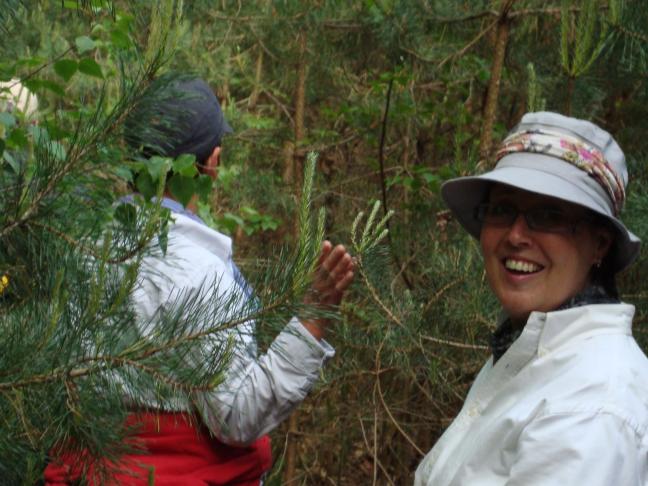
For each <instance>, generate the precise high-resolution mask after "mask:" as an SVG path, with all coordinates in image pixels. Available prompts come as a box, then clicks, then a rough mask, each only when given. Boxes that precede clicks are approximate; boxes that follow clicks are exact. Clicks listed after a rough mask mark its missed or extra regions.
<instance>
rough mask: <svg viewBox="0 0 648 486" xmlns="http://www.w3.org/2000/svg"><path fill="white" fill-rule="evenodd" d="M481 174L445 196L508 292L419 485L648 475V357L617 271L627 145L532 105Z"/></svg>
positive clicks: (631, 481) (496, 282)
mask: <svg viewBox="0 0 648 486" xmlns="http://www.w3.org/2000/svg"><path fill="white" fill-rule="evenodd" d="M497 158H498V163H497V166H496V167H495V169H494V170H493V171H491V172H488V173H486V174H483V175H480V176H474V177H462V178H459V179H454V180H451V181H448V182H447V183H446V184H445V185H444V186H443V188H442V195H443V198H444V200H445V201H446V203H447V204H448V206H449V207H450V210H451V211H452V212H453V214H454V215H455V217H456V218H457V220H458V221H459V222H460V223H461V224H462V225H463V226H464V228H465V229H466V230H467V231H468V232H469V233H470V234H471V235H473V236H474V237H475V238H478V239H479V241H480V245H481V251H482V255H483V259H484V265H485V269H486V275H487V278H488V282H489V284H490V286H491V288H492V290H493V292H494V293H495V295H496V297H497V299H498V300H499V302H500V303H501V305H502V311H503V312H502V318H501V320H500V324H499V326H498V328H497V330H496V331H495V333H494V335H493V342H492V348H493V349H492V351H493V356H492V358H490V359H489V360H488V362H487V363H486V364H485V365H484V367H483V369H482V370H481V371H480V373H479V375H478V376H477V378H476V380H475V383H474V384H473V386H472V388H471V390H470V392H469V393H468V396H467V398H466V402H465V404H464V406H463V408H462V410H461V412H460V413H459V415H458V416H457V418H456V419H455V420H454V422H453V423H452V424H451V425H450V427H449V428H448V429H447V430H446V432H445V433H444V434H443V436H442V437H441V439H440V440H439V441H438V442H437V443H436V445H435V446H434V447H433V449H432V450H431V451H430V452H429V453H428V454H427V455H426V456H425V458H424V459H423V461H422V463H421V464H420V465H419V467H418V469H417V471H416V479H415V484H416V485H417V486H423V485H426V486H432V485H434V486H446V485H447V486H460V485H461V486H465V485H493V486H495V485H507V486H513V485H516V486H518V485H519V486H522V485H581V484H582V485H609V486H613V485H614V486H617V485H624V486H628V485H646V484H648V360H647V359H646V357H645V355H644V354H643V353H642V351H641V350H640V349H639V347H638V346H637V343H636V342H635V340H634V339H633V337H632V332H631V325H632V317H633V314H634V307H633V306H632V305H629V304H625V303H623V302H621V301H620V300H619V297H618V292H617V288H616V284H615V275H616V274H617V273H618V272H619V271H621V270H623V269H624V268H626V267H627V266H628V265H630V264H631V263H632V261H633V260H634V259H635V258H636V256H637V254H638V252H639V239H638V238H637V237H636V236H635V235H633V234H632V233H631V232H630V231H629V230H628V229H627V228H626V227H625V226H624V225H623V223H622V222H621V221H620V219H619V212H620V210H621V208H622V207H623V203H624V200H625V188H626V185H627V178H628V175H627V170H626V166H625V158H624V155H623V152H622V151H621V149H620V148H619V146H618V145H617V143H616V142H615V141H614V139H613V138H612V137H611V136H610V134H609V133H607V132H606V131H604V130H602V129H601V128H599V127H598V126H596V125H594V124H592V123H590V122H587V121H584V120H578V119H574V118H568V117H565V116H562V115H559V114H556V113H547V112H542V113H529V114H526V115H525V116H524V117H523V118H522V121H521V122H520V124H519V125H518V126H517V127H515V128H514V129H513V131H512V132H511V133H510V134H509V135H508V137H507V138H506V139H505V140H504V142H503V143H502V144H501V146H500V148H499V151H498V154H497Z"/></svg>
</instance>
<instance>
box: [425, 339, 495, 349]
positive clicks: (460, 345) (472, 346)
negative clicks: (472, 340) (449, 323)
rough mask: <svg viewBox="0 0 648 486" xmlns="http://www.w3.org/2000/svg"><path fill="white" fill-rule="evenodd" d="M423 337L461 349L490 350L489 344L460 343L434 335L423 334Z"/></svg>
mask: <svg viewBox="0 0 648 486" xmlns="http://www.w3.org/2000/svg"><path fill="white" fill-rule="evenodd" d="M421 339H425V340H426V341H430V342H433V343H436V344H444V345H446V346H450V347H453V348H459V349H472V350H479V351H488V350H490V348H489V347H488V346H484V345H482V344H467V343H460V342H458V341H450V340H449V339H441V338H435V337H432V336H423V335H422V336H421Z"/></svg>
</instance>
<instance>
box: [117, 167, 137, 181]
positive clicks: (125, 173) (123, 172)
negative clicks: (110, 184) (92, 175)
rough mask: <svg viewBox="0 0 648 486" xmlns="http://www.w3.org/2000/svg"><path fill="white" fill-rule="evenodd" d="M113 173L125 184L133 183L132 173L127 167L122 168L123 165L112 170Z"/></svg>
mask: <svg viewBox="0 0 648 486" xmlns="http://www.w3.org/2000/svg"><path fill="white" fill-rule="evenodd" d="M113 173H114V174H115V175H116V176H117V177H120V178H122V179H124V180H125V181H127V182H130V183H133V182H134V179H133V172H132V171H131V170H130V169H129V168H128V167H124V166H123V165H120V166H117V167H115V168H114V169H113Z"/></svg>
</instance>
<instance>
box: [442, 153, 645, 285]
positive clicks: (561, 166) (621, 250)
mask: <svg viewBox="0 0 648 486" xmlns="http://www.w3.org/2000/svg"><path fill="white" fill-rule="evenodd" d="M587 178H589V176H588V175H587V174H586V173H585V172H583V171H582V170H580V169H578V168H577V167H574V166H573V165H571V164H568V163H566V162H563V161H561V160H559V159H556V158H554V157H550V156H547V155H543V154H536V153H517V154H515V155H510V156H507V157H504V158H502V160H501V161H500V163H498V165H497V167H496V168H495V169H494V170H492V171H490V172H487V173H485V174H482V175H479V176H471V177H460V178H457V179H451V180H449V181H447V182H445V183H444V184H443V186H442V187H441V195H442V197H443V199H444V201H445V203H446V204H447V206H448V208H449V209H450V210H451V211H452V213H453V214H454V215H455V217H456V219H457V221H459V223H460V224H461V225H462V226H463V227H464V228H465V229H466V230H467V231H468V233H470V234H471V235H472V236H474V237H475V238H477V239H479V234H480V232H481V224H480V223H479V221H477V220H476V219H475V208H476V207H477V206H478V205H479V204H481V203H482V202H484V201H485V200H486V198H487V197H488V193H489V191H490V187H491V186H492V184H493V183H499V184H504V185H507V186H511V187H515V188H518V189H522V190H524V191H529V192H533V193H536V194H541V195H544V196H548V197H552V198H557V199H561V200H564V201H567V202H570V203H572V204H576V205H579V206H582V207H584V208H587V209H589V210H591V211H594V212H595V213H597V214H599V215H601V216H602V217H604V218H605V219H606V220H607V221H608V222H609V223H610V224H611V225H612V226H613V227H614V228H615V229H616V230H617V231H616V232H617V235H616V238H615V244H614V245H613V248H612V250H611V253H610V259H611V260H610V263H611V266H612V268H614V271H615V272H618V271H621V270H623V269H624V268H626V267H627V266H628V265H630V264H631V263H632V262H633V261H634V260H635V258H636V257H637V255H638V254H639V248H640V245H641V240H640V239H639V238H638V237H637V236H635V235H634V234H633V233H631V232H630V231H629V230H628V229H627V228H626V227H625V226H624V224H623V223H622V222H621V221H620V220H619V219H618V218H616V217H615V216H614V215H612V214H610V212H609V209H608V208H606V207H603V206H601V205H600V204H599V203H597V201H600V200H602V198H601V197H600V194H599V195H598V197H593V196H594V194H592V191H594V192H598V191H602V189H601V188H600V187H598V184H592V183H591V181H590V180H586V179H587ZM605 197H607V196H605ZM603 200H604V199H603Z"/></svg>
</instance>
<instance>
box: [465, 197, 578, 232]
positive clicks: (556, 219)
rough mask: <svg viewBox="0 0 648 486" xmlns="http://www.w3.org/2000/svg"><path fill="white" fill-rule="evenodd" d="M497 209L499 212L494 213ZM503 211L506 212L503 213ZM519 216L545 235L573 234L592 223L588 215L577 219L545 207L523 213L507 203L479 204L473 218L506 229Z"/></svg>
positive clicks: (558, 210) (529, 226) (532, 228)
mask: <svg viewBox="0 0 648 486" xmlns="http://www.w3.org/2000/svg"><path fill="white" fill-rule="evenodd" d="M495 208H498V209H499V211H494V209H495ZM502 209H504V210H505V211H501V210H502ZM519 215H522V217H523V218H524V221H525V222H526V225H527V227H528V228H529V229H530V230H532V231H539V232H543V233H558V234H569V233H571V234H573V233H574V232H576V229H577V228H578V225H579V224H581V223H583V222H591V218H589V217H587V215H586V214H583V215H582V217H577V216H573V215H570V214H567V213H565V212H564V211H562V210H560V209H556V208H551V207H543V206H538V207H535V208H529V209H526V210H524V211H522V210H520V209H519V208H517V207H515V206H514V205H513V204H509V203H505V202H496V203H482V204H479V205H478V206H477V207H476V208H475V211H474V215H473V216H474V218H475V220H477V221H478V222H479V223H481V224H488V225H492V226H498V227H502V228H504V227H509V226H513V223H515V221H516V220H517V218H518V216H519Z"/></svg>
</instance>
